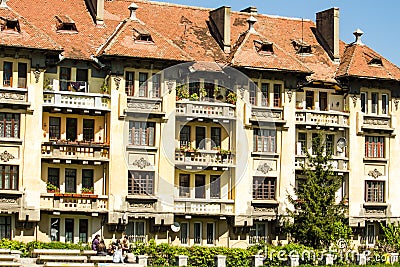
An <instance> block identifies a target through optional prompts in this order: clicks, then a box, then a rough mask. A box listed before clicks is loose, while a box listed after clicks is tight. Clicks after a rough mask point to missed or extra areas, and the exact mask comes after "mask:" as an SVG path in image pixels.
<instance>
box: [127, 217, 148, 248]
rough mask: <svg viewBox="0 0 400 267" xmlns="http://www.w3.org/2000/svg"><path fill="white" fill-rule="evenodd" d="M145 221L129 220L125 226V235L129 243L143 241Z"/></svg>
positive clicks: (144, 237)
mask: <svg viewBox="0 0 400 267" xmlns="http://www.w3.org/2000/svg"><path fill="white" fill-rule="evenodd" d="M145 229H146V226H145V223H144V222H143V221H134V222H129V223H128V225H127V226H126V235H127V236H128V240H129V242H131V243H135V242H145V241H146V235H145Z"/></svg>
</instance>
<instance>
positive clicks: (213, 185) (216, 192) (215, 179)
mask: <svg viewBox="0 0 400 267" xmlns="http://www.w3.org/2000/svg"><path fill="white" fill-rule="evenodd" d="M220 197H221V179H220V177H219V175H211V176H210V198H220Z"/></svg>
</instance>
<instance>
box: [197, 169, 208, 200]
mask: <svg viewBox="0 0 400 267" xmlns="http://www.w3.org/2000/svg"><path fill="white" fill-rule="evenodd" d="M194 186H195V194H194V195H195V198H205V197H206V176H205V175H201V174H196V175H195V180H194Z"/></svg>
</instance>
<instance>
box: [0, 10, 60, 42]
mask: <svg viewBox="0 0 400 267" xmlns="http://www.w3.org/2000/svg"><path fill="white" fill-rule="evenodd" d="M0 18H2V20H7V19H12V20H18V23H19V28H20V31H19V32H11V31H0V45H3V46H13V47H26V48H35V49H48V50H61V47H60V46H59V45H57V43H56V42H55V41H54V40H52V38H51V37H50V36H48V35H47V34H46V33H44V32H43V31H42V30H41V29H39V28H37V27H35V25H33V24H32V23H31V22H30V21H28V20H26V19H25V18H23V17H22V16H20V15H19V14H18V13H17V12H15V11H14V10H13V9H11V8H0Z"/></svg>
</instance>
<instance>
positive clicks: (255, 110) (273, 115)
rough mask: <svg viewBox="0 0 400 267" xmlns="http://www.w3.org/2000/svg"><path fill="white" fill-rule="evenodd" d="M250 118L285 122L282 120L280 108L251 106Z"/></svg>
mask: <svg viewBox="0 0 400 267" xmlns="http://www.w3.org/2000/svg"><path fill="white" fill-rule="evenodd" d="M250 120H252V121H259V122H274V123H285V121H284V120H283V109H282V108H269V107H258V106H252V107H251V118H250Z"/></svg>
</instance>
